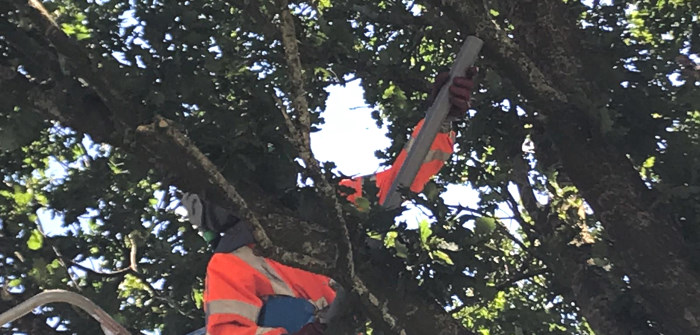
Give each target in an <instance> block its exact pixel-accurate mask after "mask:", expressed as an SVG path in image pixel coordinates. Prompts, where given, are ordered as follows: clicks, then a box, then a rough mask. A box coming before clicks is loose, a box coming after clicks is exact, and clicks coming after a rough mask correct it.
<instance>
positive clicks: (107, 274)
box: [70, 260, 131, 277]
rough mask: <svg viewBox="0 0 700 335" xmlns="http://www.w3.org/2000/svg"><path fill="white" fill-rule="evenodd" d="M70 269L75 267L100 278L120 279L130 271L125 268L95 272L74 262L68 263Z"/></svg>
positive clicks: (128, 268)
mask: <svg viewBox="0 0 700 335" xmlns="http://www.w3.org/2000/svg"><path fill="white" fill-rule="evenodd" d="M70 265H71V267H76V268H78V269H80V270H82V271H85V272H89V273H92V274H94V275H98V276H101V277H122V276H124V275H125V274H126V273H128V272H129V271H131V267H125V268H123V269H119V270H115V271H97V270H95V269H92V268H89V267H87V266H85V265H82V264H80V263H78V262H76V261H73V260H71V261H70Z"/></svg>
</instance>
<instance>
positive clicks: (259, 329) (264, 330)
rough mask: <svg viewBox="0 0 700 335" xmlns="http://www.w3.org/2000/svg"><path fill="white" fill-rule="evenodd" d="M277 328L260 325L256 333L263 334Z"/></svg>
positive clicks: (257, 334) (256, 334)
mask: <svg viewBox="0 0 700 335" xmlns="http://www.w3.org/2000/svg"><path fill="white" fill-rule="evenodd" d="M275 329H277V328H270V327H259V328H258V330H256V331H255V335H263V334H265V333H267V332H271V331H273V330H275Z"/></svg>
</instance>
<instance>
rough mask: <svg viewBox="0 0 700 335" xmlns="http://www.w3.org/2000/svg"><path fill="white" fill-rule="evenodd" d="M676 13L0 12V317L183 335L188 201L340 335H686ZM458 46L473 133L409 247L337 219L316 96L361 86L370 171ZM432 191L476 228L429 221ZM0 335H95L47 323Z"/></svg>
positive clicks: (190, 302)
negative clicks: (330, 310) (250, 232)
mask: <svg viewBox="0 0 700 335" xmlns="http://www.w3.org/2000/svg"><path fill="white" fill-rule="evenodd" d="M698 13H700V2H698V1H692V0H685V1H684V0H668V1H666V0H661V1H647V0H638V1H616V0H612V1H575V0H539V1H534V0H517V1H516V0H507V1H506V0H484V1H472V0H467V1H453V0H414V1H408V0H381V1H377V0H373V1H362V0H352V1H342V0H317V1H313V0H312V1H306V2H304V1H288V0H275V1H266V0H242V1H210V0H201V1H191V0H173V1H167V2H166V1H142V0H130V1H126V0H89V1H76V0H48V1H42V2H40V1H38V0H7V1H2V2H0V54H1V56H0V88H1V89H0V173H1V174H2V177H3V180H2V183H0V285H1V286H2V290H1V291H0V300H2V303H1V304H0V312H3V311H5V310H7V309H8V308H10V307H12V306H14V305H16V304H18V303H19V302H21V301H23V300H25V299H27V298H28V297H30V296H32V295H34V294H36V293H38V292H40V291H42V290H46V289H54V288H62V289H67V290H71V291H74V292H78V293H81V294H83V295H85V296H87V297H88V298H90V299H92V300H93V301H95V302H96V303H97V304H99V305H100V306H101V307H102V308H104V309H105V310H106V311H107V312H108V313H109V314H110V315H112V316H113V317H114V318H115V319H116V320H117V321H119V322H120V323H121V324H122V325H124V326H125V327H127V328H128V329H129V330H130V331H131V332H133V333H141V332H148V331H157V332H161V333H164V334H182V333H184V332H186V331H189V330H194V329H196V328H199V327H201V326H202V325H203V324H204V320H203V317H204V315H203V312H202V290H203V281H204V272H205V267H206V263H207V260H208V258H209V256H210V255H211V250H210V249H209V248H208V247H207V245H206V244H205V242H204V241H203V240H202V239H201V238H200V237H199V236H198V235H197V232H196V231H195V230H194V229H192V228H191V227H190V225H189V224H188V223H187V222H186V219H185V218H183V217H182V216H181V215H178V214H177V213H176V212H175V208H176V207H178V203H179V200H178V199H179V197H180V195H181V192H196V193H198V194H201V195H203V196H205V197H206V198H207V199H208V200H210V201H213V202H215V203H217V204H219V205H221V206H225V207H227V208H231V209H233V210H235V211H236V212H237V213H239V214H240V215H241V216H242V218H243V219H245V221H246V222H247V223H248V224H250V225H251V226H252V227H253V228H254V231H255V233H254V235H255V238H256V241H257V242H258V247H259V249H260V251H261V252H262V253H263V254H265V255H266V256H269V257H271V258H273V259H276V260H279V261H281V262H282V263H285V264H288V265H292V266H297V267H301V268H304V269H307V270H311V271H315V272H318V273H323V274H326V275H329V276H331V277H333V278H334V279H336V280H337V281H338V282H339V283H341V284H342V285H343V286H344V287H346V288H347V289H349V290H350V291H352V297H353V299H352V301H353V304H354V310H355V313H356V317H355V318H354V319H353V320H348V321H347V324H346V325H343V329H344V330H343V331H346V332H348V333H351V331H354V333H355V334H356V333H357V331H368V332H369V331H370V330H371V332H372V333H373V334H377V333H382V334H469V333H475V334H482V335H483V334H490V335H496V334H518V335H520V334H523V335H524V334H538V335H545V334H581V335H583V334H586V335H588V334H598V335H616V334H700V304H698V303H697V302H698V301H700V272H699V271H700V261H698V260H700V175H699V174H698V171H700V66H698V62H699V61H700V60H699V59H698V57H697V54H698V53H699V52H700V27H699V25H700V24H699V22H698ZM467 35H476V36H478V37H480V38H481V39H483V40H484V42H485V44H484V49H483V51H482V57H481V59H480V60H479V62H478V65H479V67H480V68H481V71H480V72H479V75H478V77H477V81H478V83H479V88H478V91H477V92H476V93H475V103H474V104H473V110H472V111H471V112H470V116H469V118H468V119H467V120H465V121H464V122H461V123H459V124H457V125H456V126H455V129H456V131H457V134H458V137H457V147H458V151H457V154H456V155H454V156H453V158H452V159H451V160H450V161H449V163H448V165H447V166H446V168H444V169H443V171H442V172H441V173H440V175H439V176H438V177H437V178H436V179H435V180H434V181H432V182H431V183H430V184H428V185H427V187H426V190H425V192H424V193H423V194H422V195H418V196H412V198H411V201H413V202H414V203H416V204H419V205H420V206H423V207H424V208H425V211H426V212H427V213H430V216H431V217H430V220H428V221H425V222H423V223H421V225H420V227H418V228H417V229H413V228H409V227H407V225H406V224H405V223H404V222H395V220H394V217H395V216H396V215H397V214H398V213H399V212H400V210H394V211H388V212H387V211H384V210H382V209H381V208H379V207H378V206H376V199H373V198H372V197H371V196H368V198H367V201H366V203H367V206H364V208H361V210H358V209H357V208H355V207H353V206H351V205H350V204H348V203H347V202H346V201H345V200H343V199H342V198H340V197H338V196H337V192H338V186H337V182H338V180H339V179H340V178H342V177H343V176H342V175H341V174H340V173H339V171H338V170H337V169H336V168H335V166H334V165H333V163H332V162H319V161H317V160H316V158H315V157H314V156H313V153H312V152H311V150H310V144H309V141H310V137H309V134H310V133H311V132H314V131H316V130H317V129H318V127H319V125H321V124H323V116H324V110H325V107H326V106H325V103H326V98H327V96H328V94H327V92H326V91H325V90H324V89H325V88H326V87H328V86H329V85H335V84H341V85H342V84H345V83H347V82H350V81H354V80H359V81H360V82H361V85H362V88H363V89H364V92H365V100H366V101H367V103H368V104H369V105H370V106H372V108H373V109H374V110H375V112H373V117H374V118H375V119H376V121H377V123H378V124H382V123H388V125H389V127H388V129H389V134H388V136H390V137H391V138H392V139H394V141H393V145H392V146H391V147H390V148H388V149H387V150H385V151H383V152H378V153H377V154H378V155H379V156H380V157H381V158H383V159H385V160H386V161H387V163H389V162H390V161H391V159H392V158H393V157H394V156H395V155H396V154H397V152H398V151H399V150H400V148H401V147H402V146H403V145H404V144H405V141H406V138H407V134H408V133H409V132H410V131H411V127H412V126H413V125H414V124H415V123H416V122H417V121H418V120H419V119H420V118H421V117H422V116H423V113H424V111H425V110H426V106H427V104H426V99H427V96H428V92H429V91H430V86H431V83H432V78H433V77H434V76H435V75H436V74H437V73H439V72H440V71H443V70H444V69H445V68H447V67H449V65H450V63H451V60H452V58H453V57H454V56H455V54H456V52H457V51H458V48H459V46H460V45H461V44H462V41H463V40H464V39H465V37H466V36H467ZM348 140H352V139H348ZM299 180H309V181H310V182H308V183H304V184H302V183H299V182H298V181H299ZM448 184H460V185H467V186H469V187H472V188H474V189H475V190H477V191H478V192H479V201H478V203H477V204H476V205H475V206H473V207H465V206H455V205H453V204H445V203H444V201H443V200H442V198H441V197H440V194H442V193H443V192H444V191H445V187H446V185H448ZM370 193H371V192H370ZM504 213H506V214H504ZM47 218H48V219H50V220H52V221H53V222H60V225H61V229H58V230H57V231H47V230H46V228H45V226H46V223H47V222H46V220H47ZM367 237H370V238H371V239H375V240H382V241H381V242H383V244H384V248H380V250H376V249H369V248H367V246H366V243H365V242H366V241H367ZM0 327H3V328H1V329H2V331H3V332H5V331H7V332H17V333H31V334H64V333H80V334H91V333H93V332H94V331H95V330H96V329H97V327H98V326H97V324H96V323H95V322H94V321H92V320H89V319H87V318H85V315H84V314H82V313H81V312H79V311H77V310H75V309H72V308H70V307H68V306H65V305H51V306H47V307H44V308H41V309H40V310H37V311H35V312H34V313H33V314H30V315H28V316H26V317H24V318H22V319H20V320H18V321H16V322H13V323H12V324H9V325H4V326H3V325H0ZM339 333H341V332H340V331H339Z"/></svg>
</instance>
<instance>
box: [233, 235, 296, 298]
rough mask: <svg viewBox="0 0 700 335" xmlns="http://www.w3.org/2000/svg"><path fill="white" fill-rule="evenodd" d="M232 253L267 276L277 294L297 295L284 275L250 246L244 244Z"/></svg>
mask: <svg viewBox="0 0 700 335" xmlns="http://www.w3.org/2000/svg"><path fill="white" fill-rule="evenodd" d="M232 254H233V255H236V256H238V257H239V258H240V259H242V260H243V261H244V262H246V263H247V264H248V265H250V266H251V267H253V268H254V269H255V270H258V272H260V273H261V274H262V275H263V276H265V277H266V278H267V279H268V280H269V281H270V285H272V291H273V292H275V294H276V295H286V296H289V297H296V295H294V291H292V289H291V288H289V286H288V285H287V283H285V282H284V280H283V279H282V277H280V276H279V275H278V274H277V271H275V269H273V268H272V267H271V266H270V264H268V263H267V262H266V261H265V259H264V258H262V257H260V256H256V255H255V254H254V253H253V249H251V248H250V247H248V246H243V247H240V248H238V249H236V250H235V251H234V252H232Z"/></svg>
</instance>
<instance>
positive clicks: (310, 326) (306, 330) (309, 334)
mask: <svg viewBox="0 0 700 335" xmlns="http://www.w3.org/2000/svg"><path fill="white" fill-rule="evenodd" d="M325 328H326V327H325V326H323V325H322V324H321V323H320V322H318V321H314V322H311V323H307V324H306V325H305V326H304V327H301V329H299V331H297V332H296V333H294V334H292V335H323V331H324V330H325Z"/></svg>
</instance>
